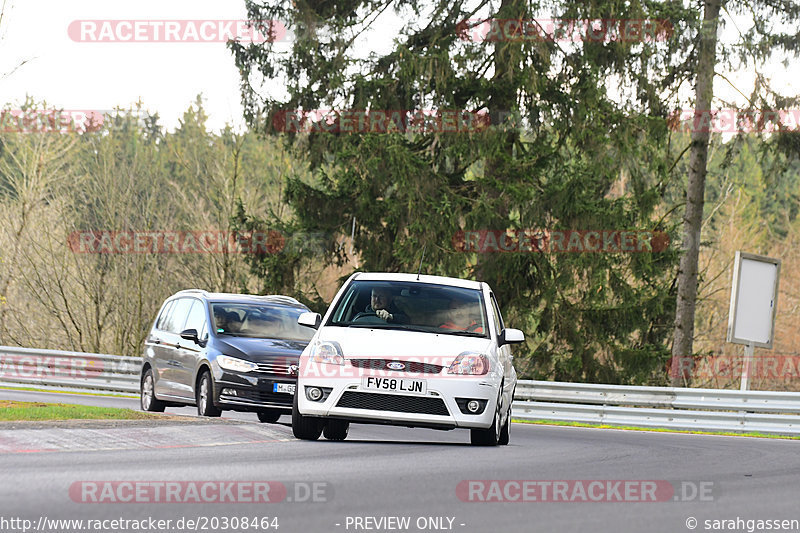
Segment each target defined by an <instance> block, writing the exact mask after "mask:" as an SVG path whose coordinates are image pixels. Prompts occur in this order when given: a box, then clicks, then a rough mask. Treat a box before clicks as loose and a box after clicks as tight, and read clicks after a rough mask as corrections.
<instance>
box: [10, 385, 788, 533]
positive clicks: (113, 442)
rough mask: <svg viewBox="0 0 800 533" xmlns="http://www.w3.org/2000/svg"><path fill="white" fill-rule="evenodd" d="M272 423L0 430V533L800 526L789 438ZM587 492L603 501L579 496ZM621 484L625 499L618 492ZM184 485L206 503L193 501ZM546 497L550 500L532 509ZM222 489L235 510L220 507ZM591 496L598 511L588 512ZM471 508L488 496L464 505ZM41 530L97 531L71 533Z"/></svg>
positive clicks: (84, 399)
mask: <svg viewBox="0 0 800 533" xmlns="http://www.w3.org/2000/svg"><path fill="white" fill-rule="evenodd" d="M0 399H5V400H24V401H49V402H55V401H60V402H64V403H89V404H92V405H105V406H113V407H132V408H138V401H137V400H134V399H126V398H101V397H91V396H79V395H65V394H49V393H36V392H24V391H10V390H5V389H3V390H0ZM192 413H193V409H189V408H186V409H168V410H167V414H188V415H190V414H192ZM280 422H281V423H279V424H260V423H258V421H257V419H256V417H255V415H253V414H248V413H244V414H236V413H233V414H229V413H226V414H225V416H224V418H223V419H218V420H208V419H205V420H200V419H197V418H194V419H192V420H188V421H172V422H165V423H161V422H160V423H158V424H149V423H138V422H122V423H120V422H118V421H117V422H114V423H112V424H107V423H88V422H87V423H83V424H73V425H70V424H58V427H56V426H52V427H51V426H49V425H48V424H38V425H37V424H32V425H30V424H28V425H26V424H15V425H14V428H13V429H12V428H10V426H9V425H8V423H5V424H0V476H2V484H0V502H1V503H0V531H2V532H4V533H5V532H12V531H23V529H22V527H21V526H22V525H23V524H24V523H23V522H22V520H31V522H30V524H28V526H29V530H31V531H33V530H36V528H38V531H58V532H61V531H78V530H83V531H168V532H169V531H259V532H263V531H272V530H274V525H275V524H277V525H278V529H277V531H279V532H280V533H285V532H295V531H297V532H317V531H319V532H328V531H331V532H338V531H341V532H345V531H460V532H494V531H497V532H501V531H526V532H550V531H553V532H556V531H582V532H594V531H603V532H605V531H608V532H629V531H630V532H644V531H664V532H681V531H692V530H693V529H692V528H690V527H689V526H692V525H694V526H695V528H694V530H696V531H709V530H716V531H719V530H721V526H723V525H724V526H725V530H726V531H731V530H733V531H747V530H748V527H749V525H748V522H747V521H748V520H752V521H757V520H770V521H774V520H777V519H789V520H791V519H794V520H800V506H798V490H797V484H798V482H800V453H798V452H799V451H800V442H798V441H789V440H777V439H756V438H736V437H721V436H705V435H686V434H671V433H651V432H637V431H617V430H598V429H584V428H566V427H550V426H533V425H525V424H514V425H513V428H512V436H511V444H510V445H509V446H501V447H497V448H478V447H472V446H470V445H469V444H468V442H469V435H468V433H467V432H466V431H450V432H439V431H433V430H419V429H414V430H412V429H405V428H392V427H379V426H352V427H351V430H350V436H349V437H348V439H347V440H346V441H344V442H329V441H325V440H320V441H319V442H301V441H297V440H294V439H293V438H292V433H291V428H290V427H289V417H288V416H285V417H283V418H282V419H281V421H280ZM62 426H67V427H62ZM470 480H471V481H473V484H469V481H470ZM492 480H526V481H530V482H532V481H539V482H544V483H540V484H538V485H536V484H533V483H529V484H527V485H524V486H525V487H528V489H526V490H529V492H526V493H525V495H524V497H523V493H522V490H523V489H522V488H521V487H523V484H514V483H505V482H502V481H501V482H499V483H498V482H496V483H491V481H492ZM563 480H581V482H572V483H569V484H567V483H562V484H561V486H562V489H564V487H565V486H567V487H568V488H567V489H564V490H563V491H562V492H561V493H560V496H558V497H555V494H556V493H557V491H556V489H555V487H556V486H558V483H549V482H551V481H553V482H558V481H563ZM643 480H644V481H643ZM176 481H180V482H184V483H182V484H180V487H181V489H180V492H175V493H173V496H172V498H173V500H174V499H177V500H180V501H170V499H169V498H168V497H166V496H165V493H164V492H158V493H154V492H153V491H154V490H156V489H154V488H153V487H165V486H166V485H164V484H165V483H170V482H171V483H172V485H173V486H178V485H179V484H176V483H174V482H176ZM598 481H599V483H595V488H597V487H604V488H603V490H602V493H599V492H597V491H594V489H590V491H589V492H588V494H585V493H584V492H583V490H580V491H579V490H577V488H581V487H582V488H583V489H586V488H587V487H591V483H592V482H598ZM626 481H627V482H628V484H627V485H626V484H625V482H626ZM124 482H128V483H127V484H125V483H124ZM237 482H238V484H236V483H237ZM266 482H278V483H270V484H267V483H266ZM647 482H650V485H648V484H647ZM667 482H669V485H667V484H666V483H667ZM476 483H477V484H476ZM615 483H616V484H615ZM226 484H227V485H226ZM256 485H257V486H258V487H260V488H257V489H253V487H254V486H256ZM223 486H227V487H228V492H227V493H226V492H225V491H224V489H219V487H223ZM241 486H244V487H245V492H237V490H239V489H238V488H237V487H241ZM612 486H613V487H612ZM626 486H628V487H630V486H633V487H634V489H633V491H632V492H628V493H627V494H626V492H625V489H623V488H619V487H626ZM654 486H655V487H657V488H658V489H657V490H656V491H655V492H653V491H652V490H650V492H647V494H648V495H649V496H653V495H655V496H656V498H655V499H657V500H658V501H644V502H642V501H636V502H634V501H631V500H637V499H641V498H642V497H644V496H642V495H643V494H645V492H646V490H645V489H643V488H642V487H650V489H652V487H654ZM670 486H671V487H672V488H674V489H675V490H674V491H666V489H665V487H667V488H669V487H670ZM131 487H138V488H139V489H141V490H142V491H143V492H141V493H138V494H134V492H133V491H134V490H137V489H136V488H131ZM190 487H194V488H195V489H197V488H198V487H199V488H200V489H201V490H203V487H206V488H207V487H212V488H211V489H209V490H211V491H212V492H211V493H208V494H206V496H205V498H206V499H205V500H204V503H196V502H197V501H198V500H197V493H196V492H195V494H194V496H192V495H191V491H190V490H189V488H190ZM214 487H216V489H214ZM230 487H234V488H233V489H231V488H230ZM247 487H250V489H252V491H250V492H248V490H249V489H248V488H247ZM265 487H269V488H268V489H265ZM466 487H469V488H471V489H472V490H467V489H466ZM498 487H500V488H499V489H498ZM531 487H533V488H532V489H531ZM537 487H538V488H537ZM576 487H577V488H576ZM636 487H639V488H642V489H641V491H640V492H637V491H636ZM546 488H549V489H550V497H551V498H550V499H556V500H557V501H548V502H542V501H540V500H541V499H542V498H543V497H545V496H544V495H545V494H547V490H546ZM617 489H618V490H617ZM159 490H160V489H159ZM214 490H217V491H218V492H217V493H213V491H214ZM598 490H600V489H598ZM648 490H649V489H648ZM103 491H107V492H103ZM148 491H149V492H148ZM164 491H166V488H164ZM219 491H221V492H219ZM253 491H255V492H253ZM259 491H260V492H259ZM256 493H257V494H258V496H257V497H256V496H254V495H255V494H256ZM154 494H156V495H155V496H154ZM209 494H210V496H209ZM215 494H217V496H215ZM219 494H227V497H229V498H230V495H231V494H233V495H234V497H233V499H234V500H235V501H227V502H225V503H217V502H218V500H215V499H214V498H215V497H220V496H219ZM598 494H599V495H600V496H601V497H600V498H599V500H600V501H587V500H590V499H592V498H593V497H595V496H597V495H598ZM603 495H605V496H603ZM192 498H194V499H192ZM481 498H483V499H489V500H494V501H469V500H470V499H472V500H476V499H481ZM676 498H677V499H684V500H689V501H675V499H676ZM115 499H119V500H121V499H133V500H134V501H131V502H127V503H120V502H119V501H116V502H115V501H113V500H115ZM154 499H156V500H159V501H157V502H153V501H152V500H154ZM223 499H224V498H223ZM254 499H255V500H257V501H258V503H244V502H246V501H247V502H249V501H251V500H254ZM500 499H511V500H520V499H523V500H525V501H510V502H498V501H497V500H500ZM609 499H610V500H611V501H606V500H609ZM620 499H624V500H625V501H619V500H620ZM651 499H652V498H651ZM276 500H279V501H276ZM465 500H466V501H465ZM565 500H567V501H565ZM208 502H212V503H208ZM150 517H152V518H153V520H156V519H163V520H171V521H172V522H171V523H170V524H168V525H166V526H165V527H162V528H156V529H143V528H142V526H143V524H142V523H133V522H128V523H127V524H125V523H122V522H113V523H112V522H111V521H112V520H117V519H127V520H134V521H140V520H143V519H149V518H150ZM394 517H397V518H394ZM243 518H247V519H248V521H249V525H248V527H246V528H245V527H242V526H243V522H242V519H243ZM265 518H266V521H264V519H265ZM11 519H18V521H17V522H11V521H9V520H11ZM53 519H83V520H84V521H87V520H90V519H91V520H106V521H107V522H105V523H101V525H102V526H104V527H101V528H95V529H91V528H90V526H91V524H89V523H88V522H85V523H84V524H81V527H82V529H77V528H75V527H73V528H69V527H55V526H58V524H53V523H52V522H51V520H53ZM181 519H182V520H183V522H180V523H179V520H181ZM234 519H235V520H236V521H237V522H238V523H237V524H236V525H237V526H238V527H237V528H234V527H232V526H233V525H234ZM274 519H277V520H276V521H275V520H274ZM692 519H694V521H693V520H692ZM737 519H738V520H739V522H738V523H737V522H735V521H736V520H737ZM3 520H5V522H3ZM187 520H193V521H195V522H196V523H194V524H189V525H192V526H193V527H188V526H187ZM224 520H227V527H225V523H224ZM404 520H408V521H407V522H405V521H404ZM712 520H727V521H734V522H727V523H720V522H716V523H715V522H711V521H712ZM253 521H258V528H254V527H253V524H252V522H253ZM154 523H155V522H152V523H150V525H151V526H152V524H154ZM48 524H49V525H50V527H49V528H48V527H46V526H47V525H48ZM131 524H135V525H137V524H138V526H137V527H139V529H132V528H131ZM751 524H752V525H753V529H754V530H758V529H757V522H752V523H751ZM778 524H779V523H778V522H770V525H771V526H772V527H770V529H773V530H774V529H777V525H778ZM796 524H797V523H795V529H797V526H796ZM61 525H62V526H64V524H61ZM72 525H73V526H75V524H72ZM126 525H127V526H128V528H127V529H126V528H125V526H126ZM144 525H145V526H147V524H144ZM162 525H163V524H162ZM114 526H116V527H114ZM265 526H269V527H265ZM714 526H716V527H714Z"/></svg>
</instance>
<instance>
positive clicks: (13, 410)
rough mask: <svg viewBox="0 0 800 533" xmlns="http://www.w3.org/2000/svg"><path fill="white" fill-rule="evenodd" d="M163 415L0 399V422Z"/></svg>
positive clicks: (144, 417)
mask: <svg viewBox="0 0 800 533" xmlns="http://www.w3.org/2000/svg"><path fill="white" fill-rule="evenodd" d="M154 418H163V415H157V414H153V413H145V412H143V411H134V410H133V409H115V408H113V407H93V406H90V405H72V404H64V403H42V402H12V401H7V400H0V422H10V421H21V420H36V421H40V420H78V419H79V420H150V419H154Z"/></svg>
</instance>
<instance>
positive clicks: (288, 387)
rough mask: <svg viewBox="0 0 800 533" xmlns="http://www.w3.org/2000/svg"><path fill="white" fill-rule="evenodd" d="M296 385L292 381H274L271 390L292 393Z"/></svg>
mask: <svg viewBox="0 0 800 533" xmlns="http://www.w3.org/2000/svg"><path fill="white" fill-rule="evenodd" d="M295 387H296V385H295V384H294V383H275V384H274V385H273V386H272V392H285V393H287V394H294V389H295Z"/></svg>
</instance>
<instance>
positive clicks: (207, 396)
mask: <svg viewBox="0 0 800 533" xmlns="http://www.w3.org/2000/svg"><path fill="white" fill-rule="evenodd" d="M195 400H196V401H197V414H198V415H200V416H212V417H216V416H219V415H221V414H222V410H221V409H219V408H218V407H217V406H216V405H214V380H212V379H211V373H210V372H209V371H208V370H206V371H205V372H203V373H202V374H201V375H200V379H199V380H197V389H196V390H195Z"/></svg>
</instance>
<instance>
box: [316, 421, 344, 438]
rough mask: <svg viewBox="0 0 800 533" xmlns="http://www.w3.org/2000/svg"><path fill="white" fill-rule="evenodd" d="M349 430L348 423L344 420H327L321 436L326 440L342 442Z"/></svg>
mask: <svg viewBox="0 0 800 533" xmlns="http://www.w3.org/2000/svg"><path fill="white" fill-rule="evenodd" d="M349 430H350V422H345V421H344V420H328V423H327V424H325V429H324V430H322V435H323V436H324V437H325V438H326V439H328V440H344V439H346V438H347V433H348V431H349Z"/></svg>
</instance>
